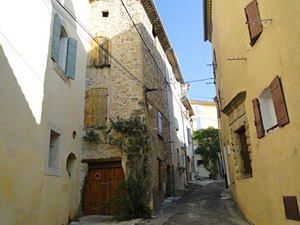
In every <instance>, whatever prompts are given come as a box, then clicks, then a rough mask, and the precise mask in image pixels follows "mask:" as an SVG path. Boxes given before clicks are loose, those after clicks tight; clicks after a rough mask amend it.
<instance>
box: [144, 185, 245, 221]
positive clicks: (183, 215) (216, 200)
mask: <svg viewBox="0 0 300 225" xmlns="http://www.w3.org/2000/svg"><path fill="white" fill-rule="evenodd" d="M224 187H225V182H224V180H217V181H214V182H213V183H210V184H208V185H206V186H204V187H202V188H201V189H198V190H195V191H194V192H192V193H190V194H188V195H187V196H185V197H183V198H181V199H178V200H177V201H176V202H174V203H173V204H168V205H165V206H162V208H161V210H160V212H159V214H158V215H157V218H155V219H152V220H149V221H143V222H141V223H139V224H140V225H148V224H149V225H189V224H193V225H196V224H197V225H209V224H221V225H222V224H224V225H225V224H226V225H244V224H245V225H246V224H249V223H248V222H247V221H246V219H245V218H244V216H243V215H242V214H241V213H240V211H239V209H238V208H237V206H236V204H235V202H234V201H233V200H232V199H221V195H220V194H221V193H222V192H223V190H224Z"/></svg>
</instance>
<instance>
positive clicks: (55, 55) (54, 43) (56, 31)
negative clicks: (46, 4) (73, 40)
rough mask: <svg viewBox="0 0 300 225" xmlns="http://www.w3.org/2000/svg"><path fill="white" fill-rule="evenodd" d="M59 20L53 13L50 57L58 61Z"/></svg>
mask: <svg viewBox="0 0 300 225" xmlns="http://www.w3.org/2000/svg"><path fill="white" fill-rule="evenodd" d="M60 31H61V22H60V19H59V15H58V14H57V13H55V14H54V20H53V32H52V45H51V58H52V59H53V60H54V61H55V62H58V58H59V41H60Z"/></svg>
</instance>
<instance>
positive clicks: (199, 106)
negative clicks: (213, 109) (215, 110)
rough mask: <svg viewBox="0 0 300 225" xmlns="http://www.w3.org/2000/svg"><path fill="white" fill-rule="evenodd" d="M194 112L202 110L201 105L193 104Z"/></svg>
mask: <svg viewBox="0 0 300 225" xmlns="http://www.w3.org/2000/svg"><path fill="white" fill-rule="evenodd" d="M195 112H196V113H201V112H202V105H195Z"/></svg>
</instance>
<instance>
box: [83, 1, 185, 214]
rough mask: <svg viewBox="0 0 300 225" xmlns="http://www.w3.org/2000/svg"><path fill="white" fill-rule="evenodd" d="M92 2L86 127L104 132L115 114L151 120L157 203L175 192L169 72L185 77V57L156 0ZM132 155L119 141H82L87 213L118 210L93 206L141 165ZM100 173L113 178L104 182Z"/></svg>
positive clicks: (153, 187)
mask: <svg viewBox="0 0 300 225" xmlns="http://www.w3.org/2000/svg"><path fill="white" fill-rule="evenodd" d="M89 4H90V5H89V6H90V19H89V30H90V31H91V33H92V35H93V37H94V38H93V39H92V40H91V42H90V43H91V45H90V46H91V48H90V49H89V56H88V62H87V75H86V103H85V125H84V127H85V128H84V130H85V131H86V132H92V133H93V134H96V135H100V136H101V132H102V131H101V129H102V128H103V126H110V119H112V120H113V121H117V120H118V119H120V118H121V119H125V120H126V119H129V118H130V117H138V118H141V119H142V120H143V121H145V124H146V126H147V130H148V134H149V137H150V143H151V146H150V147H151V150H152V153H151V154H150V155H149V164H148V165H149V170H150V172H149V176H150V178H151V183H150V185H149V193H148V195H149V198H150V202H151V206H152V207H154V206H157V205H158V204H159V203H161V201H162V200H163V199H164V198H165V197H166V196H170V195H172V194H173V193H172V192H173V176H172V171H173V170H172V168H173V167H172V151H171V136H170V134H171V133H170V124H171V120H170V116H172V118H173V117H174V116H173V115H170V114H169V107H170V102H169V101H168V92H167V90H168V89H170V86H169V85H170V84H169V82H168V80H169V76H170V74H171V75H172V76H173V79H176V80H178V81H179V82H181V83H183V79H182V75H181V72H180V69H179V65H178V61H177V58H176V55H175V53H174V50H173V49H172V46H171V44H170V42H169V40H168V37H167V35H166V32H165V30H164V27H163V25H162V23H161V21H160V18H159V14H158V12H157V10H156V7H155V4H154V2H153V1H152V0H142V1H136V0H126V1H107V0H99V1H94V0H90V1H89ZM167 71H168V72H167ZM179 101H180V99H179ZM128 157H129V156H128V155H127V154H126V153H124V152H122V151H121V150H120V149H119V148H118V147H115V146H112V145H108V144H104V143H103V142H102V143H91V142H88V141H83V146H82V159H83V160H82V167H81V191H80V194H81V196H80V199H81V200H82V201H81V205H80V208H81V209H82V213H83V214H110V213H112V209H111V208H109V207H107V208H105V209H99V210H98V211H93V208H94V207H95V206H98V205H99V204H101V202H103V201H105V200H107V199H110V198H111V196H113V195H114V192H115V188H116V186H118V184H119V183H120V182H122V181H123V180H125V179H126V177H127V176H128V175H129V173H130V172H131V170H134V169H136V168H134V167H138V168H139V167H140V165H139V163H136V164H135V165H134V166H132V165H130V162H129V160H128ZM141 157H143V156H141ZM101 179H102V180H103V181H104V180H105V179H106V180H105V182H100V183H99V182H98V183H97V180H100V181H101ZM97 185H98V186H97ZM105 185H106V186H105ZM94 187H95V188H96V189H93V188H94ZM98 190H102V192H101V191H98ZM103 190H105V191H103ZM104 192H105V193H104ZM93 196H94V197H93ZM95 196H97V197H95ZM89 199H92V201H90V200H89Z"/></svg>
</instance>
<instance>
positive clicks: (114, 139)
mask: <svg viewBox="0 0 300 225" xmlns="http://www.w3.org/2000/svg"><path fill="white" fill-rule="evenodd" d="M98 129H99V130H101V131H102V135H100V136H101V138H100V139H101V141H100V142H101V143H106V144H110V145H113V146H117V147H119V148H120V149H121V150H122V151H123V152H125V153H126V154H127V161H128V162H127V169H128V170H129V175H128V177H127V179H126V181H124V182H122V183H121V185H120V186H119V187H118V190H117V191H116V194H115V197H114V198H113V199H111V200H110V201H108V202H106V203H104V204H103V205H102V206H104V205H106V204H112V205H114V208H115V214H116V215H117V219H119V220H128V219H134V218H149V217H150V216H151V214H152V210H151V209H150V206H149V205H150V204H149V203H150V197H149V196H150V192H151V190H150V189H151V185H150V169H149V160H148V156H149V154H150V153H151V148H150V142H149V136H148V132H147V127H146V125H145V123H144V121H143V120H142V119H141V118H139V117H131V118H129V119H122V118H118V119H117V120H116V121H114V120H112V119H110V126H109V127H107V126H101V127H98ZM102 206H99V207H102Z"/></svg>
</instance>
